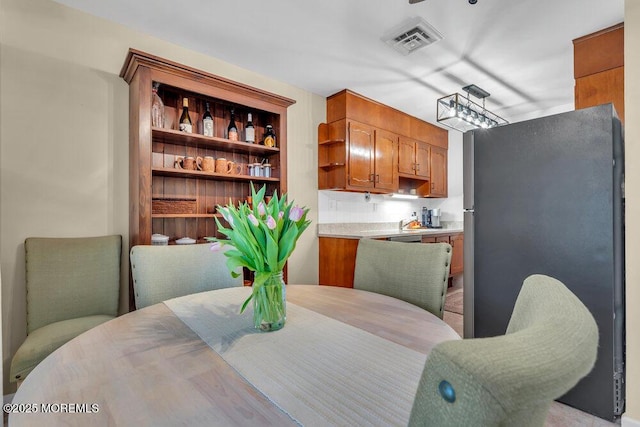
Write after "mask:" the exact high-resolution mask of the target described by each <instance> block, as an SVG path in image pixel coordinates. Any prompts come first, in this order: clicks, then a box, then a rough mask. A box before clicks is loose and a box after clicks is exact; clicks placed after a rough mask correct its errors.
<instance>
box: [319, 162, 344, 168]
mask: <svg viewBox="0 0 640 427" xmlns="http://www.w3.org/2000/svg"><path fill="white" fill-rule="evenodd" d="M341 166H346V164H344V163H327V164H324V165H318V167H319V168H322V169H329V168H337V167H341Z"/></svg>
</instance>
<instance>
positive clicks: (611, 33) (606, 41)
mask: <svg viewBox="0 0 640 427" xmlns="http://www.w3.org/2000/svg"><path fill="white" fill-rule="evenodd" d="M573 52H574V58H573V60H574V66H573V73H574V77H575V79H576V86H575V106H576V109H581V108H587V107H593V106H595V105H601V104H607V103H610V102H612V103H613V105H614V107H615V109H616V112H617V113H618V116H619V117H620V121H621V122H622V123H623V124H624V24H618V25H614V26H613V27H609V28H606V29H604V30H601V31H598V32H596V33H593V34H589V35H586V36H583V37H580V38H578V39H575V40H574V41H573Z"/></svg>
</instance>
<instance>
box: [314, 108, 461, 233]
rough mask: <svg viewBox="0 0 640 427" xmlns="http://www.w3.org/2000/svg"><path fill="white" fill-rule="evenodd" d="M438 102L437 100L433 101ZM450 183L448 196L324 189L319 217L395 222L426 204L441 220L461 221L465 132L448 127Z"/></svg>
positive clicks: (325, 221)
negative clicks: (417, 196)
mask: <svg viewBox="0 0 640 427" xmlns="http://www.w3.org/2000/svg"><path fill="white" fill-rule="evenodd" d="M434 102H435V101H434ZM447 170H448V177H447V179H448V181H449V182H448V184H449V192H448V197H447V198H446V199H424V198H421V199H417V200H398V199H392V198H390V197H389V196H383V195H375V194H372V195H371V199H370V200H369V201H366V200H365V196H364V194H363V193H350V192H346V191H345V192H340V191H327V190H322V191H320V192H319V195H318V217H319V222H320V223H322V224H330V223H343V222H392V221H399V220H401V219H404V218H407V217H408V216H409V215H411V213H412V212H416V213H417V214H418V215H420V211H421V209H422V207H423V206H425V207H427V208H429V209H434V208H440V209H441V212H442V218H441V220H442V221H462V133H460V132H457V131H454V130H450V131H449V152H448V165H447Z"/></svg>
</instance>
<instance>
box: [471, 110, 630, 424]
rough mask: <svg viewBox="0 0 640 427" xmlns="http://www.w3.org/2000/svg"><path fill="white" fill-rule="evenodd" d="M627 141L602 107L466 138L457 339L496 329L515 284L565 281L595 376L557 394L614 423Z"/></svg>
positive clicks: (620, 379) (620, 402)
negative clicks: (592, 328) (591, 339)
mask: <svg viewBox="0 0 640 427" xmlns="http://www.w3.org/2000/svg"><path fill="white" fill-rule="evenodd" d="M623 150H624V141H623V130H622V126H621V124H620V120H619V119H618V117H617V115H616V112H615V110H614V109H613V106H612V105H611V104H606V105H601V106H598V107H592V108H587V109H583V110H578V111H571V112H568V113H562V114H557V115H553V116H548V117H543V118H539V119H535V120H529V121H524V122H520V123H514V124H510V125H506V126H502V127H498V128H493V129H481V130H475V131H469V132H466V133H465V134H464V137H463V159H464V208H465V213H464V230H465V240H464V313H465V314H464V334H465V337H466V338H470V337H476V338H478V337H488V336H495V335H501V334H504V333H505V331H506V328H507V324H508V322H509V318H510V316H511V313H512V311H513V306H514V303H515V300H516V297H517V295H518V292H519V291H520V288H521V286H522V282H523V280H524V279H525V278H526V277H527V276H529V275H531V274H534V273H541V274H546V275H549V276H552V277H555V278H556V279H558V280H560V281H561V282H563V283H564V284H565V285H567V287H568V288H569V289H571V290H572V291H573V293H575V294H576V295H577V296H578V297H579V298H580V299H581V300H582V302H583V303H584V304H585V305H586V306H587V307H588V308H589V310H590V311H591V313H592V314H593V316H594V318H595V319H596V322H597V324H598V329H599V333H600V342H599V348H598V358H597V361H596V364H595V367H594V368H593V371H591V373H590V374H589V375H588V376H587V377H585V378H584V379H582V380H581V381H580V382H579V383H578V384H577V385H576V386H575V387H574V388H573V389H572V390H571V391H569V392H568V393H567V394H565V395H564V396H562V397H561V398H560V399H558V400H559V401H560V402H563V403H566V404H568V405H570V406H573V407H575V408H578V409H580V410H582V411H585V412H588V413H591V414H593V415H597V416H599V417H601V418H604V419H609V420H612V419H614V418H615V417H617V416H618V415H620V414H621V413H622V412H623V409H624V408H623V407H624V360H625V359H624V217H623V215H624V152H623Z"/></svg>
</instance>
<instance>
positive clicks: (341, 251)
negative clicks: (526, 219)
mask: <svg viewBox="0 0 640 427" xmlns="http://www.w3.org/2000/svg"><path fill="white" fill-rule="evenodd" d="M382 240H386V239H384V238H383V239H382ZM319 241H320V255H319V261H320V262H319V265H320V284H321V285H327V286H342V287H346V288H352V287H353V276H354V272H355V267H356V253H357V251H358V242H359V241H360V239H353V238H351V239H348V238H340V237H322V236H321V237H320V238H319ZM439 242H444V243H448V244H450V245H451V248H452V252H451V267H450V271H449V277H453V276H457V275H459V274H462V272H463V258H464V253H463V243H464V233H446V232H444V231H443V232H442V234H438V235H423V236H422V243H439ZM417 244H420V243H417Z"/></svg>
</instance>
